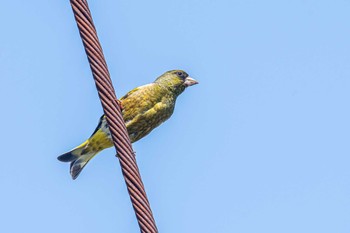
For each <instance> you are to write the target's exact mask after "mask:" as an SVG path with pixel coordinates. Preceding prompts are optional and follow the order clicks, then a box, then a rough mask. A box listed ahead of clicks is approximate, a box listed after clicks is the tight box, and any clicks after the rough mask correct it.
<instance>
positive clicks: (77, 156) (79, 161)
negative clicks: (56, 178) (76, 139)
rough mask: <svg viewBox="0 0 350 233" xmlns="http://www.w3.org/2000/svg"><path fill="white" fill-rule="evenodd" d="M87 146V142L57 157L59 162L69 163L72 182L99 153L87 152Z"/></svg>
mask: <svg viewBox="0 0 350 233" xmlns="http://www.w3.org/2000/svg"><path fill="white" fill-rule="evenodd" d="M88 144H89V140H87V141H85V142H84V143H82V144H81V145H79V146H78V147H76V148H74V149H73V150H71V151H69V152H67V153H64V154H62V155H60V156H58V157H57V159H58V160H59V161H61V162H70V174H71V176H72V178H73V180H75V179H76V178H77V177H78V176H79V174H80V172H81V171H82V170H83V168H84V167H85V165H86V164H87V163H88V162H89V161H90V160H91V159H92V158H93V157H94V156H95V155H96V154H97V153H98V152H99V151H91V150H89V149H90V148H89V147H88Z"/></svg>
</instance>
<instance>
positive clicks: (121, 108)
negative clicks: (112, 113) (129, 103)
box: [117, 99, 124, 111]
mask: <svg viewBox="0 0 350 233" xmlns="http://www.w3.org/2000/svg"><path fill="white" fill-rule="evenodd" d="M117 104H118V106H119V108H120V110H122V111H123V110H124V107H123V105H122V102H121V101H120V100H118V99H117Z"/></svg>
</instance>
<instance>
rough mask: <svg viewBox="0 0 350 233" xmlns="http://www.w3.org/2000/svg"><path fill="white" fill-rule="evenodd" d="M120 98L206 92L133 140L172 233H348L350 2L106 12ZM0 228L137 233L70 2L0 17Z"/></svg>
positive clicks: (4, 8)
mask: <svg viewBox="0 0 350 233" xmlns="http://www.w3.org/2000/svg"><path fill="white" fill-rule="evenodd" d="M89 4H90V8H91V12H92V14H93V18H94V21H95V25H96V27H97V30H98V34H99V37H100V40H101V43H102V46H103V49H104V52H105V56H106V59H107V63H108V66H109V69H110V73H111V76H112V80H113V83H114V85H115V89H116V92H117V96H119V97H121V96H122V95H123V94H125V93H126V92H127V91H129V90H131V89H132V88H134V87H136V86H139V85H143V84H146V83H149V82H152V81H153V80H154V79H155V78H156V77H157V76H159V75H160V74H162V73H163V72H164V71H167V70H170V69H184V70H186V71H187V72H188V73H189V74H190V75H191V76H192V77H194V78H196V79H197V80H198V81H199V82H200V84H199V85H197V86H194V87H191V88H189V89H188V90H186V92H185V93H183V95H181V96H180V97H179V99H178V102H177V106H176V109H175V113H174V115H173V117H172V118H171V119H170V120H169V121H167V122H166V123H164V124H163V125H161V126H160V127H159V128H157V129H156V130H155V131H153V132H152V133H151V134H150V135H149V136H148V137H147V138H144V139H143V140H141V141H139V142H137V143H135V144H134V149H135V150H136V152H137V160H138V163H139V167H140V170H141V173H142V176H143V180H144V183H145V186H146V190H147V193H148V197H149V200H150V202H151V206H152V209H153V212H154V215H155V218H156V222H157V225H158V228H159V230H160V232H164V233H165V232H166V233H175V232H176V233H178V232H181V233H193V232H201V233H231V232H232V233H235V232H239V233H256V232H259V233H260V232H262V233H281V232H283V233H296V232H298V233H309V232H317V233H329V232H334V233H349V232H350V221H349V219H350V169H349V166H350V158H349V154H350V147H349V145H350V144H349V140H350V123H349V119H350V111H349V100H350V43H349V41H350V24H349V22H350V14H349V12H350V2H349V1H346V0H334V1H323V0H296V1H271V0H267V1H249V0H244V1H243V0H240V1H236V0H217V1H213V0H178V1H164V0H163V1H160V0H149V1H126V0H124V1H113V0H106V1H93V0H89ZM0 28H1V37H0V70H1V75H0V79H1V85H0V99H1V110H2V114H1V115H0V121H1V124H2V133H1V136H0V144H1V150H2V153H1V163H0V184H1V192H0V219H1V221H0V222H1V224H0V232H8V233H12V232H14V233H22V232H50V233H56V232H60V233H61V232H67V233H69V232H84V233H95V232H104V233H115V232H123V233H134V232H139V230H138V225H137V222H136V219H135V216H134V212H133V209H132V207H131V203H130V200H129V196H128V194H127V191H126V187H125V183H124V179H123V178H122V175H121V171H120V167H119V163H118V160H117V159H116V158H115V157H114V155H115V150H114V149H108V150H105V151H104V152H102V153H101V154H100V155H99V156H97V157H96V158H94V159H93V160H92V161H91V162H90V163H89V164H88V166H87V167H86V168H85V169H84V171H83V172H82V174H81V175H80V176H79V178H78V179H77V180H75V181H73V180H71V178H70V175H69V172H68V169H69V168H68V164H64V163H61V162H59V161H57V160H56V157H57V156H58V155H60V154H62V153H64V152H66V151H68V150H70V149H72V148H73V147H75V146H77V145H78V144H79V143H81V142H82V141H83V140H85V139H86V138H87V137H88V136H90V134H91V133H92V131H93V130H94V128H95V126H96V124H97V122H98V118H99V117H100V115H101V114H102V109H101V105H100V102H99V99H98V97H97V92H96V89H95V86H94V82H93V79H92V76H91V73H90V69H89V66H88V63H87V59H86V55H85V52H84V50H83V46H82V43H81V40H80V37H79V34H78V31H77V26H76V23H75V21H74V18H73V14H72V10H71V7H70V4H69V1H43V0H41V1H40V0H38V1H3V3H2V4H1V7H0Z"/></svg>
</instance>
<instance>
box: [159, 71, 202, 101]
mask: <svg viewBox="0 0 350 233" xmlns="http://www.w3.org/2000/svg"><path fill="white" fill-rule="evenodd" d="M154 82H155V83H158V84H160V85H161V86H164V87H166V88H168V89H169V90H170V91H172V92H173V93H174V94H176V95H180V94H181V93H182V92H183V91H184V90H185V89H186V88H187V87H189V86H193V85H196V84H198V82H197V81H196V80H194V79H193V78H191V77H190V76H188V74H187V73H186V72H185V71H183V70H170V71H168V72H165V73H164V74H162V75H161V76H160V77H158V78H157V79H156V81H154Z"/></svg>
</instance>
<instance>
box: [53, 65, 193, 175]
mask: <svg viewBox="0 0 350 233" xmlns="http://www.w3.org/2000/svg"><path fill="white" fill-rule="evenodd" d="M195 84H198V82H197V81H196V80H194V79H193V78H191V77H189V76H188V74H187V73H186V72H185V71H182V70H171V71H168V72H165V73H164V74H163V75H161V76H160V77H158V78H157V79H156V80H155V81H154V82H153V83H150V84H147V85H144V86H140V87H137V88H135V89H133V90H131V91H129V92H128V93H127V94H126V95H125V96H123V97H122V98H121V99H120V105H121V109H122V115H123V119H124V122H125V125H126V129H127V131H128V134H129V138H130V141H131V143H133V142H136V141H138V140H140V139H141V138H143V137H144V136H146V135H147V134H149V133H150V132H151V131H152V130H153V129H155V128H156V127H157V126H159V125H160V124H162V123H163V122H164V121H166V120H167V119H169V117H170V116H171V115H172V114H173V112H174V107H175V102H176V99H177V97H178V96H179V95H180V94H181V93H182V92H183V91H184V90H185V89H186V88H187V87H189V86H192V85H195ZM111 146H113V142H112V137H111V133H110V131H109V128H108V123H107V120H106V117H105V115H102V117H101V118H100V121H99V123H98V125H97V127H96V129H95V131H94V132H93V133H92V135H91V136H90V138H89V139H87V140H86V141H85V142H83V143H82V144H80V145H79V146H77V147H76V148H74V149H73V150H71V151H69V152H67V153H65V154H62V155H60V156H59V157H58V158H57V159H58V160H59V161H62V162H70V174H71V176H72V178H73V179H76V178H77V177H78V175H79V174H80V172H81V171H82V170H83V168H84V167H85V165H86V164H87V163H88V162H89V161H90V160H91V159H92V158H93V157H94V156H95V155H96V154H98V153H99V152H100V151H102V150H104V149H106V148H108V147H111Z"/></svg>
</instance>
